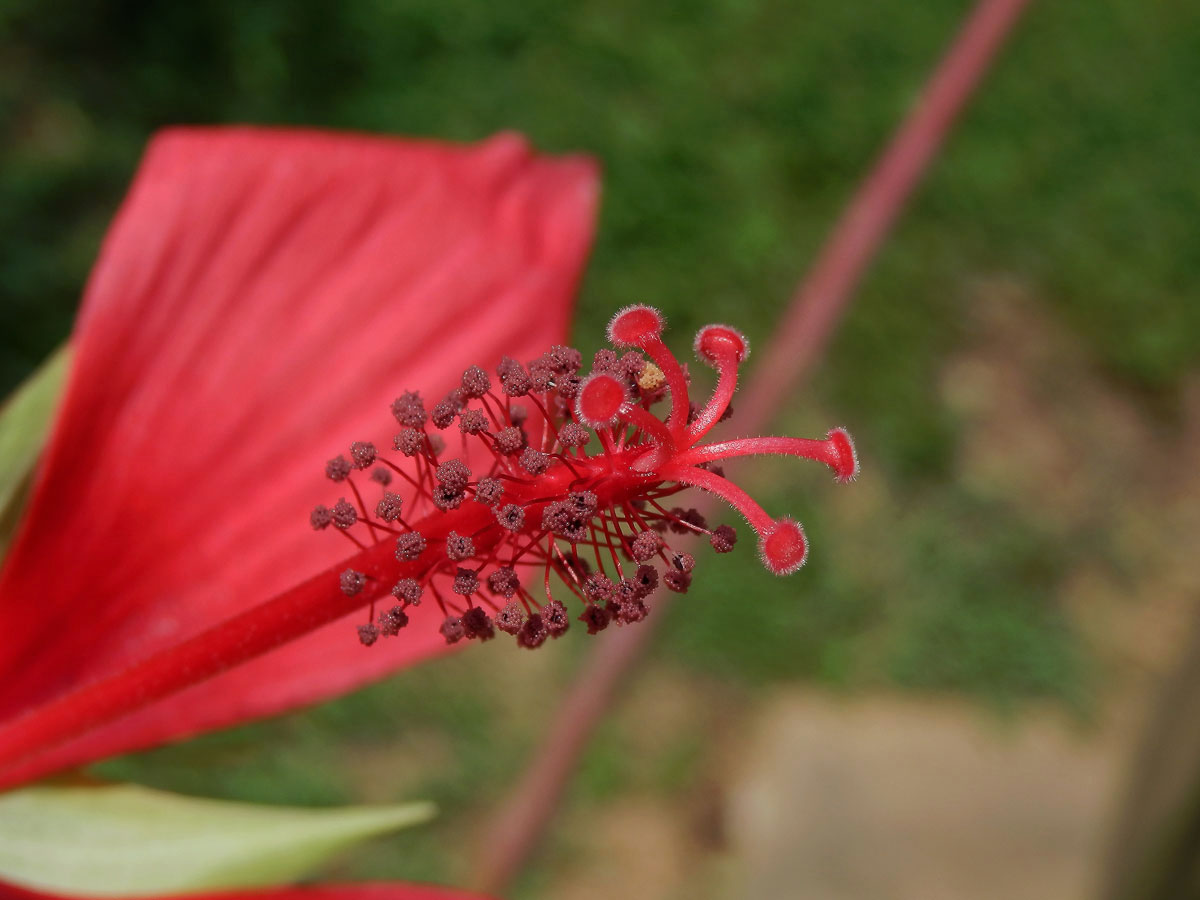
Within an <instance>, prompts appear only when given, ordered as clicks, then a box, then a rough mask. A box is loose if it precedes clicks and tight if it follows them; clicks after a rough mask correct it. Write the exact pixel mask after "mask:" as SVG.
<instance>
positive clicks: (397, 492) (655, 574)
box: [311, 306, 858, 648]
mask: <svg viewBox="0 0 1200 900" xmlns="http://www.w3.org/2000/svg"><path fill="white" fill-rule="evenodd" d="M663 328H664V319H663V316H662V314H661V313H660V312H659V311H658V310H656V309H653V308H651V307H648V306H631V307H627V308H626V309H623V310H621V311H620V312H619V313H617V315H616V316H614V317H613V319H612V322H611V323H610V324H609V328H608V335H609V338H610V340H611V341H612V343H613V344H614V345H616V346H617V347H622V348H629V347H633V348H637V349H635V350H630V351H628V352H626V353H625V354H624V355H623V356H619V357H618V355H617V354H616V353H614V352H613V351H611V350H603V351H600V352H599V353H597V354H596V358H595V362H594V366H593V370H592V372H591V373H590V374H584V373H581V372H580V369H581V366H582V357H581V356H580V354H579V352H578V351H576V350H573V349H572V348H569V347H552V348H550V350H548V351H547V352H546V353H545V354H543V355H542V356H541V357H540V358H538V359H535V360H530V361H529V362H528V363H527V364H526V365H524V366H522V365H521V364H520V363H518V362H517V361H516V360H513V359H510V358H508V357H505V358H504V359H503V360H502V362H501V363H500V365H499V367H497V369H496V373H495V374H496V376H497V377H496V378H492V377H491V375H489V374H488V373H487V372H485V371H484V370H483V369H481V368H479V367H477V366H472V367H471V368H470V369H468V370H467V371H466V372H465V373H464V374H463V377H462V380H461V387H459V388H456V389H455V390H454V391H452V392H451V394H450V395H449V396H448V397H447V398H446V399H445V400H442V401H440V402H439V403H437V404H436V405H435V406H434V408H433V411H432V413H431V414H429V415H427V414H426V412H425V407H424V403H423V401H422V400H421V397H420V394H418V393H415V392H407V393H404V394H402V395H401V396H400V398H399V399H397V400H396V401H395V403H394V404H393V405H392V413H393V415H394V416H395V417H396V420H397V421H398V422H399V424H400V425H401V426H402V429H401V432H400V433H399V434H398V435H397V436H396V438H395V447H396V449H397V450H398V451H399V455H398V457H397V458H396V459H395V460H389V459H387V458H385V457H384V456H382V455H379V454H378V453H377V451H376V445H373V444H368V443H366V442H355V443H354V444H352V445H351V451H350V455H351V457H352V459H353V461H354V462H353V464H351V463H350V462H348V461H347V460H346V459H345V457H336V458H335V459H333V460H332V461H331V462H330V463H329V464H328V465H327V467H326V473H327V475H328V476H329V477H330V478H332V479H333V480H334V481H337V482H341V485H340V486H341V487H343V488H345V489H346V490H344V491H343V493H348V494H351V495H352V496H353V499H354V501H355V502H354V503H351V502H350V500H349V499H347V498H345V497H343V498H342V499H341V500H339V501H338V502H337V503H336V504H334V505H333V507H332V508H329V509H327V508H325V507H318V508H317V509H316V510H314V512H313V515H312V517H311V522H312V526H313V527H314V528H315V529H317V530H326V528H327V526H328V525H329V524H333V525H335V526H336V527H335V528H333V529H329V531H330V532H331V533H335V534H341V535H343V536H344V537H345V538H347V539H349V540H350V541H352V542H354V544H355V545H356V546H357V548H358V549H359V552H358V553H357V554H356V555H355V556H354V557H353V558H352V559H351V560H349V561H348V565H349V568H346V567H345V566H343V567H342V568H341V569H339V572H340V573H341V575H340V578H339V579H336V580H337V581H338V587H339V589H340V592H341V593H343V594H345V595H347V596H354V597H357V598H361V599H362V601H363V603H364V605H365V604H367V603H370V604H372V606H371V618H370V620H369V621H368V622H367V623H366V625H364V626H362V627H360V628H359V637H360V640H362V642H363V643H364V644H367V645H368V646H369V645H370V644H372V643H374V642H375V641H376V640H377V639H378V638H380V637H382V638H387V637H391V636H393V635H395V634H397V633H398V632H399V631H400V630H401V629H402V628H405V627H413V625H412V624H410V619H411V620H412V621H415V622H416V623H417V624H418V625H423V626H425V625H427V626H428V627H433V628H438V629H440V631H441V633H442V635H443V636H444V638H445V639H446V641H447V642H450V643H455V642H457V641H460V640H488V639H490V638H491V637H492V636H494V634H495V631H496V629H499V630H500V631H503V632H505V633H507V634H509V635H512V636H514V637H515V638H516V641H517V643H518V644H520V645H521V646H523V647H528V648H534V647H538V646H540V645H541V644H543V643H545V641H546V640H547V639H548V638H550V639H552V638H556V637H558V636H559V635H561V634H562V633H563V632H564V631H566V630H567V627H568V625H569V623H570V621H571V619H578V620H580V621H582V622H583V623H584V624H585V625H586V626H587V630H588V632H589V633H595V632H597V631H600V630H602V629H604V628H605V627H607V625H609V624H610V623H615V624H616V625H625V624H630V623H632V622H637V621H640V620H641V619H643V618H645V616H646V615H647V613H648V612H649V607H648V606H647V605H646V603H645V600H646V598H647V597H648V596H649V595H650V594H651V593H652V592H653V591H654V590H655V589H656V588H658V587H659V585H660V584H661V585H665V586H666V587H667V589H669V590H671V591H675V592H678V593H683V592H686V591H687V590H688V588H689V587H690V586H691V584H692V582H693V578H694V577H695V576H696V575H697V574H702V572H700V571H698V570H697V567H696V560H695V558H694V557H693V556H692V555H691V554H690V553H687V552H683V551H682V550H679V549H676V548H673V547H671V546H670V544H669V542H668V541H667V540H666V539H665V537H664V536H665V535H667V534H671V535H687V534H693V535H704V536H706V538H707V539H708V543H709V544H710V545H711V547H712V549H713V550H714V551H715V552H717V553H728V552H731V551H733V550H734V548H735V544H736V543H737V533H736V531H735V530H734V529H733V528H732V527H731V526H730V525H726V524H719V525H716V526H714V527H711V528H710V527H709V525H708V523H707V522H706V521H705V519H704V517H703V516H701V515H700V514H699V513H698V512H697V511H696V510H694V509H687V508H685V507H681V506H678V505H676V504H675V503H674V501H673V499H672V498H674V497H675V495H676V494H679V493H682V492H684V491H686V490H687V489H688V488H693V487H694V488H699V489H700V490H703V491H707V492H708V493H710V494H713V495H715V496H717V497H719V498H720V499H722V500H724V501H725V502H726V503H728V504H729V505H730V506H732V507H733V508H734V509H735V510H736V511H737V512H738V513H740V514H741V516H742V518H744V519H745V520H746V522H747V524H748V525H749V526H750V528H751V529H752V530H753V531H754V532H755V533H756V535H757V537H758V548H759V554H760V557H761V559H762V562H763V565H764V566H765V567H766V568H767V569H768V570H769V571H771V572H773V573H775V574H776V575H788V574H791V573H792V572H795V571H796V570H797V569H799V568H800V567H801V566H803V565H804V563H805V561H806V560H807V558H808V541H807V538H806V537H805V534H804V529H803V528H802V527H801V526H800V525H799V523H797V522H795V521H794V520H792V519H790V518H788V517H780V518H774V517H772V516H771V515H769V514H768V513H767V512H766V511H765V510H763V509H762V507H760V506H759V505H758V504H757V502H755V501H754V499H752V498H751V497H750V496H749V495H748V494H747V493H746V492H745V491H743V490H742V489H741V488H740V487H738V486H737V485H736V484H734V483H733V482H732V481H729V480H728V479H726V478H725V477H724V474H723V473H722V472H721V469H720V466H719V465H718V463H719V462H720V461H722V460H725V459H730V458H734V457H739V456H750V455H755V454H764V453H765V454H781V455H786V456H794V457H801V458H805V459H812V460H816V461H817V462H821V463H824V464H825V465H827V466H829V467H830V469H832V471H833V473H834V476H835V478H836V479H837V480H838V481H839V482H846V481H850V480H852V479H853V478H854V477H855V476H856V475H857V474H858V459H857V456H856V454H855V450H854V444H853V442H852V441H851V439H850V436H849V434H847V432H846V431H845V430H844V429H842V428H835V429H833V430H831V431H830V432H829V433H828V435H827V436H826V438H825V439H824V440H812V439H805V438H788V437H760V438H741V439H737V440H730V441H724V442H720V443H704V442H703V441H704V438H705V436H706V435H707V434H708V432H709V431H710V430H711V429H712V428H713V426H715V425H716V424H717V423H718V422H719V421H722V420H723V419H724V418H726V417H728V414H729V412H730V400H731V399H732V397H733V394H734V392H735V391H736V389H737V380H738V369H739V367H740V366H741V364H742V363H744V362H745V360H746V357H747V356H748V355H749V351H750V346H749V343H748V342H747V340H746V338H745V337H744V336H743V335H742V334H741V333H740V332H739V331H737V329H734V328H731V327H729V326H727V325H708V326H706V327H704V328H702V329H701V330H700V332H699V333H698V334H697V335H696V339H695V342H694V344H693V349H694V350H695V352H696V355H697V356H698V357H699V359H700V360H701V361H702V362H704V363H706V364H707V365H710V366H712V367H713V368H715V369H716V370H717V375H718V380H717V386H716V388H715V389H714V391H713V393H712V396H711V397H710V398H708V400H707V402H706V403H704V405H703V406H696V405H694V404H693V403H692V401H691V399H690V398H689V396H688V379H687V376H686V374H685V372H684V369H683V366H682V365H681V364H680V363H679V360H678V359H677V358H676V357H675V356H674V354H672V353H671V351H670V350H669V349H668V348H667V346H666V345H665V344H664V343H663V341H662V332H663ZM646 357H649V359H647V358H646ZM661 403H665V404H666V410H665V412H664V413H663V414H661V415H658V414H655V412H654V411H653V408H654V407H655V406H656V405H657V404H661ZM456 421H457V423H458V426H459V427H458V428H457V429H455V432H456V435H457V436H456V437H455V439H454V440H451V441H449V442H448V443H449V445H450V446H451V447H455V448H457V447H459V446H460V445H461V452H459V453H447V450H446V447H447V442H444V441H442V440H441V439H440V438H439V437H438V436H437V434H435V433H434V431H436V430H443V429H447V428H450V427H451V426H452V425H453V424H454V423H455V422H456ZM588 429H591V432H594V436H595V438H596V440H591V438H592V433H591V432H589V431H588ZM460 438H461V440H460ZM596 445H598V446H596ZM589 447H590V448H591V452H589ZM376 463H378V465H380V466H383V467H385V471H387V472H388V473H391V474H393V475H394V476H396V477H394V478H392V479H390V480H389V479H379V478H373V477H364V483H363V484H362V485H361V487H360V484H359V483H358V481H356V475H357V474H358V473H360V472H361V471H362V470H363V469H365V468H366V467H367V466H370V465H373V464H376ZM370 482H374V494H373V497H372V498H371V499H370V500H369V501H368V499H367V497H366V496H365V495H364V492H365V491H366V490H367V489H368V487H369V486H370V484H369V483H370ZM383 488H386V490H383ZM372 510H374V515H372V514H371V511H372ZM693 549H694V548H693ZM552 576H553V577H552ZM388 591H391V598H389V600H388V603H387V604H386V606H387V607H388V608H387V610H386V611H385V612H384V613H382V614H381V615H380V616H379V618H378V619H376V618H375V612H374V601H375V600H376V599H377V598H379V597H380V596H383V595H385V594H387V593H388ZM556 595H557V596H556ZM423 596H424V597H426V598H429V597H431V598H432V599H433V601H434V602H433V603H432V604H430V607H432V606H436V610H434V612H433V613H431V614H430V615H432V616H434V617H435V620H436V621H435V622H433V623H432V624H430V623H429V621H428V619H426V618H423V616H424V615H425V614H424V613H422V614H421V615H413V616H411V617H410V613H411V612H413V608H414V607H416V606H418V605H419V604H420V598H421V597H423ZM392 598H394V599H392ZM396 600H398V601H399V605H398V606H397V605H395V601H396ZM572 605H573V608H572Z"/></svg>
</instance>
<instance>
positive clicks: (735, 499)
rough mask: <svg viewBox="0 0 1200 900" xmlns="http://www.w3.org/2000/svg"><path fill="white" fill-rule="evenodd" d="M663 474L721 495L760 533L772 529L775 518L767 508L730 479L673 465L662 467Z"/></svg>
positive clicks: (672, 479)
mask: <svg viewBox="0 0 1200 900" xmlns="http://www.w3.org/2000/svg"><path fill="white" fill-rule="evenodd" d="M661 474H662V477H663V479H664V480H666V481H677V482H679V483H680V484H690V485H691V486H692V487H698V488H700V489H701V490H705V491H708V492H709V493H710V494H712V495H713V496H716V497H720V498H721V499H722V500H724V501H725V502H726V503H728V504H729V505H730V506H732V507H733V508H734V509H736V510H737V511H738V512H740V513H741V514H742V516H744V517H745V519H746V521H747V522H748V523H749V525H750V527H751V528H753V529H754V530H755V531H756V532H758V533H759V534H763V533H765V532H767V531H768V530H770V528H771V525H772V524H774V520H773V519H772V518H771V517H770V516H769V515H768V514H767V511H766V510H765V509H763V508H762V507H761V506H759V505H758V504H757V503H756V502H755V501H754V498H753V497H751V496H750V495H749V494H747V493H746V492H745V491H743V490H742V489H741V488H740V487H738V486H737V485H736V484H734V483H733V482H732V481H730V480H729V479H727V478H722V477H721V476H720V475H718V474H717V473H716V472H709V471H707V470H705V469H693V468H689V467H681V466H674V465H671V466H667V467H666V468H664V469H662V470H661Z"/></svg>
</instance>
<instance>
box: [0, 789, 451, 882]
mask: <svg viewBox="0 0 1200 900" xmlns="http://www.w3.org/2000/svg"><path fill="white" fill-rule="evenodd" d="M433 813H434V809H433V806H432V805H431V804H428V803H411V804H407V805H404V806H345V807H331V808H324V809H311V808H309V809H304V808H298V807H279V806H257V805H254V804H250V803H231V802H227V801H220V800H206V799H200V798H196V797H184V796H180V795H178V794H171V793H167V792H165V791H156V790H151V789H149V788H144V787H139V786H137V785H115V786H102V787H76V786H71V787H58V786H44V785H43V786H36V787H30V788H25V789H22V790H18V791H13V792H11V793H8V794H4V795H0V881H10V882H14V883H17V884H20V885H23V886H26V887H33V888H41V889H43V890H48V891H56V892H60V893H65V894H72V893H73V894H81V895H91V896H116V895H121V896H127V897H133V896H139V895H153V894H168V893H181V892H186V891H199V890H214V889H223V888H245V887H261V886H266V885H273V884H282V883H285V882H290V881H294V880H296V879H297V878H299V877H300V876H302V875H304V874H305V873H307V872H309V871H311V870H312V869H314V868H315V867H316V866H318V865H320V864H321V863H322V862H324V861H325V860H326V859H328V858H329V857H330V856H332V855H334V854H336V853H338V852H339V851H341V850H343V849H345V848H346V847H348V846H350V845H352V844H355V843H357V842H359V841H362V840H364V839H366V838H370V837H374V836H376V835H380V834H383V833H385V832H389V831H394V830H396V829H399V828H405V827H407V826H410V825H417V824H420V823H422V822H425V821H427V820H429V819H430V818H431V817H432V816H433Z"/></svg>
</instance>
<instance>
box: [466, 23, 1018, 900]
mask: <svg viewBox="0 0 1200 900" xmlns="http://www.w3.org/2000/svg"><path fill="white" fill-rule="evenodd" d="M1028 3H1029V0H979V2H978V3H977V4H976V6H975V8H974V9H973V10H972V12H971V14H970V15H969V17H968V18H967V20H966V21H965V23H964V24H963V26H962V28H961V30H960V31H959V33H958V35H957V36H956V37H955V39H954V41H953V43H952V44H951V45H950V49H949V50H948V51H947V52H946V55H945V56H944V57H943V58H942V60H941V62H940V63H939V65H938V67H937V69H936V70H935V71H934V73H933V76H932V77H931V78H930V79H929V82H928V83H927V84H926V86H925V90H924V91H923V92H922V94H921V97H920V99H919V100H918V102H917V104H916V106H915V107H913V109H912V111H911V112H910V113H909V115H908V117H907V118H906V119H905V120H904V122H903V123H901V125H900V129H899V130H898V131H897V132H896V134H895V136H894V137H893V138H892V141H891V143H890V144H889V145H888V146H887V148H886V149H885V150H884V152H883V154H882V155H881V156H880V157H879V159H878V160H877V162H876V163H875V166H874V167H873V168H872V169H871V171H870V173H869V174H868V175H867V177H866V178H865V179H864V180H863V181H862V183H861V184H860V185H859V188H858V190H857V191H856V192H855V194H854V197H853V198H852V199H851V201H850V204H849V206H847V207H846V210H845V212H843V213H842V216H841V218H840V219H839V220H838V222H837V224H836V226H835V227H834V229H833V232H832V233H831V234H830V236H829V239H828V240H827V241H826V242H825V244H824V246H823V247H822V249H821V252H820V254H819V255H818V257H817V259H816V262H815V263H814V264H813V267H812V269H811V270H810V272H809V275H808V277H807V278H806V279H805V280H804V281H803V282H801V284H800V286H799V287H798V288H797V289H796V292H795V293H794V294H793V295H792V299H791V302H790V303H789V305H788V309H787V312H786V313H785V314H784V317H783V320H782V321H781V322H780V325H779V329H778V331H777V332H776V335H775V338H774V339H773V340H772V341H771V343H770V345H769V346H768V347H767V350H766V353H765V354H764V360H763V362H762V363H761V364H760V365H759V366H758V367H757V369H756V370H755V372H754V376H753V378H752V379H751V380H750V381H749V383H748V384H747V386H746V389H745V390H744V391H742V392H741V400H740V402H739V403H738V416H737V418H738V426H739V428H740V429H741V430H742V431H743V432H746V433H755V432H759V431H762V430H763V429H764V428H765V426H766V425H767V424H768V423H769V421H770V419H771V417H772V416H773V415H774V413H775V411H776V410H777V409H778V408H779V406H780V404H781V402H782V400H783V398H784V397H785V396H786V395H787V394H788V393H790V392H791V391H793V390H795V388H796V387H797V386H798V385H799V383H800V382H801V381H802V380H803V379H804V378H805V377H806V376H807V374H808V373H809V371H810V370H811V368H812V366H813V364H814V363H815V362H816V361H817V360H818V359H819V358H820V356H821V354H822V353H823V352H824V350H825V347H826V345H827V344H828V342H829V339H830V337H831V336H832V334H833V332H834V329H835V328H836V327H837V325H838V322H839V321H840V319H841V316H842V314H843V312H844V311H845V309H846V306H847V305H848V304H849V302H850V299H851V297H852V295H853V291H854V288H855V287H856V286H857V284H858V282H859V280H860V279H861V278H862V276H863V275H864V273H865V272H866V270H867V268H868V266H869V265H870V262H871V260H872V259H873V258H874V256H875V254H876V252H877V251H878V250H879V247H880V245H881V244H882V242H883V239H884V238H885V237H886V236H887V233H888V231H889V229H890V228H891V226H892V223H893V222H895V220H896V217H897V216H898V215H899V214H900V212H901V211H902V210H903V208H904V204H905V203H906V202H907V200H908V197H909V195H910V194H911V193H912V191H913V189H914V188H915V187H916V185H917V183H918V182H919V181H920V178H921V176H922V175H923V174H924V172H925V170H926V168H927V167H928V166H929V163H930V162H931V161H932V160H933V158H934V156H935V155H936V154H937V152H938V151H939V150H940V149H941V147H942V144H943V143H944V142H945V140H946V136H947V134H948V133H949V131H950V128H951V126H952V125H953V124H954V121H955V119H956V118H957V117H958V115H959V113H961V112H962V109H963V107H964V106H965V105H966V102H967V100H968V99H969V98H970V96H971V94H972V93H973V92H974V90H975V89H976V87H977V86H978V85H979V81H980V79H981V78H982V77H983V74H984V73H985V72H986V71H987V68H988V66H989V65H990V64H991V62H992V60H993V58H994V57H995V55H996V52H997V51H998V50H999V49H1000V47H1001V46H1002V45H1003V43H1004V40H1005V38H1006V37H1008V35H1009V33H1010V32H1011V30H1012V28H1013V26H1014V25H1015V24H1016V22H1017V19H1018V18H1019V16H1020V14H1021V12H1022V11H1023V10H1024V8H1025V6H1026V5H1027V4H1028ZM669 597H670V595H668V594H665V593H663V594H660V595H659V596H658V597H657V598H656V602H655V607H654V612H655V614H654V615H653V616H651V617H650V618H649V619H647V620H646V621H645V622H642V623H639V624H638V625H637V626H636V627H632V628H623V629H620V630H619V631H615V632H611V633H609V634H606V635H604V636H603V637H602V638H601V640H600V641H599V643H598V645H597V647H596V650H595V651H594V652H593V653H592V655H591V657H590V658H589V659H588V660H587V661H586V663H585V664H584V665H583V667H582V668H581V670H580V672H579V674H578V676H577V677H576V679H575V682H574V684H573V685H572V686H571V688H570V689H569V690H568V692H567V694H566V697H565V698H564V699H563V702H562V705H561V707H560V709H559V710H558V712H557V713H556V714H555V716H554V718H553V719H552V724H551V726H550V730H549V732H548V733H547V734H546V736H545V739H544V740H543V741H542V744H541V746H540V747H539V748H538V750H537V752H536V753H535V754H534V761H533V762H532V763H531V765H530V766H529V768H528V769H527V771H526V772H525V774H524V775H523V776H522V778H521V779H520V781H519V782H518V783H517V785H516V787H515V788H514V789H513V791H512V792H511V794H510V796H509V798H508V799H507V800H506V802H505V803H504V805H503V806H502V807H501V808H500V810H499V812H498V813H497V815H496V816H495V818H494V819H493V821H492V823H491V824H490V827H488V828H487V830H486V831H485V835H486V841H487V843H486V845H485V846H484V847H483V849H482V854H481V859H480V864H479V867H478V869H477V871H476V875H475V886H476V888H477V889H479V890H480V891H483V892H484V893H489V894H498V893H501V892H502V891H504V889H505V888H506V887H507V886H508V885H509V884H510V883H511V882H512V880H513V878H514V877H516V875H517V874H518V873H519V872H520V870H521V868H522V866H523V865H524V863H525V860H526V859H527V858H528V857H529V855H530V853H532V851H533V849H534V848H535V847H536V846H537V844H538V843H539V841H540V840H541V837H542V834H543V832H544V831H545V828H546V826H547V824H548V823H549V821H550V819H551V817H552V816H553V815H554V812H555V810H556V809H557V808H558V804H559V800H560V798H561V796H562V793H563V791H564V790H565V788H566V786H567V783H568V781H569V779H570V776H571V773H572V772H573V771H574V770H575V768H576V766H577V764H578V760H579V757H580V755H581V754H582V753H583V750H584V748H585V747H586V746H587V742H588V739H589V738H590V737H591V734H592V731H593V730H594V729H595V727H596V725H597V723H598V722H599V721H600V719H601V718H602V717H603V716H604V714H605V712H606V711H607V710H608V708H609V706H610V705H611V703H612V699H613V696H614V694H615V692H616V689H617V687H618V685H619V683H620V681H621V679H622V678H623V677H624V675H625V673H626V672H628V671H629V670H630V669H631V668H632V667H633V666H634V665H635V664H636V663H637V661H638V660H639V659H640V658H641V656H642V653H643V652H644V650H645V649H646V647H647V646H649V643H650V639H651V637H653V635H654V631H655V628H656V627H657V625H658V623H660V622H662V621H663V619H664V618H665V617H666V616H665V614H666V611H667V608H668V606H669V602H670V600H669Z"/></svg>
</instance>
